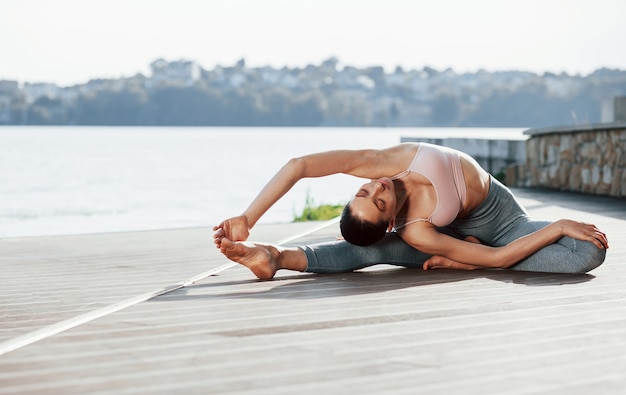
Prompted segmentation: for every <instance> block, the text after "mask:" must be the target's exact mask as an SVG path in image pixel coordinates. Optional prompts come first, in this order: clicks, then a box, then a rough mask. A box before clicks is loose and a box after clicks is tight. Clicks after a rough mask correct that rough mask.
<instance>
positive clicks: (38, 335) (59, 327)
mask: <svg viewBox="0 0 626 395" xmlns="http://www.w3.org/2000/svg"><path fill="white" fill-rule="evenodd" d="M338 220H339V218H334V219H331V220H330V221H326V222H324V223H322V224H320V225H319V226H316V227H315V228H311V229H309V230H307V231H305V232H302V233H300V234H297V235H294V236H290V237H287V238H285V239H282V240H280V241H278V242H277V243H276V244H277V245H281V244H285V243H288V242H290V241H293V240H297V239H299V238H301V237H304V236H307V235H309V234H311V233H315V232H317V231H319V230H321V229H324V228H325V227H327V226H329V225H332V224H334V223H336V222H337V221H338ZM237 265H238V264H237V263H235V262H230V263H226V264H224V265H221V266H218V267H216V268H213V269H211V270H207V271H206V272H203V273H200V274H197V275H195V276H193V277H191V278H189V279H187V280H185V281H182V282H179V283H177V284H174V285H169V286H167V287H163V288H160V289H157V290H155V291H152V292H147V293H144V294H141V295H137V296H135V297H132V298H130V299H126V300H122V301H120V302H117V303H113V304H111V305H108V306H105V307H102V308H100V309H97V310H93V311H90V312H88V313H84V314H81V315H77V316H76V317H72V318H69V319H66V320H63V321H59V322H57V323H55V324H52V325H48V326H46V327H44V328H41V329H37V330H35V331H32V332H30V333H27V334H24V335H21V336H18V337H15V338H13V339H10V340H7V341H5V342H4V343H0V355H3V354H6V353H8V352H11V351H14V350H17V349H18V348H22V347H25V346H27V345H29V344H32V343H35V342H37V341H39V340H43V339H46V338H48V337H51V336H54V335H56V334H59V333H61V332H64V331H67V330H69V329H72V328H74V327H77V326H79V325H83V324H86V323H88V322H90V321H93V320H95V319H98V318H102V317H104V316H107V315H109V314H113V313H115V312H117V311H120V310H122V309H125V308H127V307H130V306H134V305H136V304H139V303H141V302H145V301H148V300H150V299H152V298H156V297H157V296H161V295H165V294H167V293H169V292H172V291H176V290H177V289H181V288H184V287H187V286H189V285H191V284H193V283H196V282H198V281H200V280H203V279H205V278H207V277H210V276H214V275H216V274H218V273H220V272H223V271H224V270H226V269H229V268H231V267H234V266H237Z"/></svg>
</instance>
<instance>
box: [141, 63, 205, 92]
mask: <svg viewBox="0 0 626 395" xmlns="http://www.w3.org/2000/svg"><path fill="white" fill-rule="evenodd" d="M150 69H151V70H152V78H151V80H152V83H153V85H178V86H191V85H193V84H194V83H195V82H196V81H198V80H199V79H200V72H201V70H200V65H199V64H198V63H197V62H194V61H186V60H179V61H175V62H168V61H166V60H164V59H157V60H155V61H154V62H152V63H151V64H150Z"/></svg>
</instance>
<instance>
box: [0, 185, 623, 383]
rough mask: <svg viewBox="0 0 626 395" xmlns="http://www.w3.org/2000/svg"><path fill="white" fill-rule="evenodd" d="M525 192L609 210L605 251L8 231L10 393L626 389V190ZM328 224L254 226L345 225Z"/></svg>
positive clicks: (604, 218) (0, 358) (535, 200)
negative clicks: (343, 249)
mask: <svg viewBox="0 0 626 395" xmlns="http://www.w3.org/2000/svg"><path fill="white" fill-rule="evenodd" d="M515 192H516V194H517V195H518V196H519V197H520V200H521V201H522V202H523V203H524V204H525V205H526V207H527V208H528V209H529V211H530V212H531V214H532V215H533V216H535V217H540V218H548V219H554V218H561V217H570V218H577V219H581V220H585V221H590V222H594V223H596V224H597V225H598V226H600V227H601V228H603V230H605V231H606V232H607V234H608V235H609V241H610V242H611V248H610V250H609V252H608V254H607V260H606V262H605V263H604V264H603V265H602V266H601V267H600V268H598V269H596V270H594V271H593V272H591V273H590V274H588V275H556V274H537V273H520V272H509V271H479V272H456V271H444V270H440V271H432V272H423V271H420V270H408V269H396V268H391V267H388V266H377V267H374V268H370V269H368V270H364V271H361V272H355V273H349V274H340V275H311V274H300V273H294V272H284V273H279V275H278V276H277V278H276V279H275V280H273V281H258V280H256V279H254V278H253V276H252V275H251V274H250V272H249V271H248V270H247V269H245V268H241V267H239V266H232V265H230V264H229V263H228V261H227V260H225V259H224V258H223V257H222V256H221V255H220V254H219V252H218V251H217V250H215V248H214V247H213V245H212V241H211V235H212V232H211V230H210V229H180V230H167V231H155V232H134V233H116V234H98V235H81V236H62V237H33V238H15V239H10V238H9V239H3V240H0V270H1V271H2V280H1V281H2V283H1V286H0V319H1V321H0V394H116V395H118V394H161V393H163V394H165V393H167V394H179V393H180V394H294V393H298V394H313V393H315V394H318V393H325V394H326V393H327V394H355V393H358V394H364V393H367V394H381V393H389V394H419V393H424V394H533V393H536V394H546V393H549V394H568V395H571V394H585V395H586V394H590V393H592V394H623V393H626V374H625V373H624V372H626V262H624V261H625V258H626V243H624V240H625V236H626V202H625V201H623V200H613V199H608V198H601V197H591V196H584V195H575V194H563V193H555V192H547V191H537V190H515ZM320 225H321V224H319V223H305V224H282V225H265V226H259V227H258V228H257V229H256V230H255V232H254V234H253V237H252V238H253V239H255V240H263V241H271V242H280V241H283V240H286V239H292V240H286V241H285V243H286V244H299V243H304V242H311V241H319V240H326V239H329V238H333V237H335V236H336V234H337V229H336V225H329V226H326V227H323V228H320ZM315 228H317V229H315ZM310 230H313V231H312V232H307V231H310ZM303 232H304V233H305V235H304V236H301V237H297V235H300V234H303Z"/></svg>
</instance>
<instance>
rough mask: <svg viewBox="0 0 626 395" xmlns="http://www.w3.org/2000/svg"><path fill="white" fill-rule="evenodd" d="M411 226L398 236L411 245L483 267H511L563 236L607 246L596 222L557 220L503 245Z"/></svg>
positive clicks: (422, 224) (424, 225) (418, 225)
mask: <svg viewBox="0 0 626 395" xmlns="http://www.w3.org/2000/svg"><path fill="white" fill-rule="evenodd" d="M411 226H413V228H409V229H406V230H405V231H404V232H403V234H402V235H401V236H402V238H403V239H404V240H405V241H406V242H407V243H409V244H410V245H412V246H413V247H415V248H417V249H419V250H420V251H423V252H425V253H427V254H432V255H436V256H442V257H445V258H448V259H451V260H453V261H456V262H458V263H460V264H464V265H471V266H474V267H483V268H508V267H511V266H513V265H515V264H516V263H518V262H520V261H521V260H523V259H525V258H527V257H528V256H530V255H532V254H534V253H535V252H537V251H539V250H540V249H541V248H543V247H546V246H548V245H550V244H552V243H554V242H556V241H558V240H559V239H560V238H561V237H563V236H570V237H572V238H575V239H578V240H586V241H590V242H592V243H593V244H595V245H596V247H598V248H608V247H609V245H608V240H607V238H606V235H605V234H604V233H603V232H601V231H600V230H599V229H598V228H597V227H596V226H594V225H591V224H585V223H582V222H576V221H571V220H559V221H556V222H554V223H552V224H550V225H548V226H546V227H544V228H542V229H540V230H538V231H536V232H533V233H531V234H529V235H526V236H523V237H520V238H519V239H517V240H515V241H513V242H511V243H509V244H507V245H506V246H502V247H490V246H486V245H482V244H478V243H470V242H467V241H463V240H458V239H455V238H453V237H450V236H448V235H445V234H442V233H439V232H438V231H437V230H436V229H435V228H434V227H432V226H431V225H430V224H427V223H416V224H415V225H411Z"/></svg>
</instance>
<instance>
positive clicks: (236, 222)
mask: <svg viewBox="0 0 626 395" xmlns="http://www.w3.org/2000/svg"><path fill="white" fill-rule="evenodd" d="M213 230H214V231H215V234H214V235H213V242H214V243H215V244H216V246H217V248H220V245H221V243H222V239H223V238H224V237H226V238H227V239H229V240H232V241H245V240H247V239H248V236H249V235H250V228H249V226H248V218H246V216H245V215H239V216H237V217H232V218H229V219H227V220H224V221H222V222H221V223H220V224H219V225H217V226H214V227H213Z"/></svg>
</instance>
